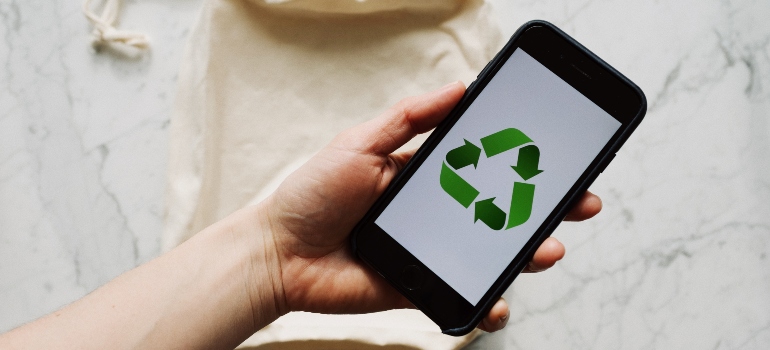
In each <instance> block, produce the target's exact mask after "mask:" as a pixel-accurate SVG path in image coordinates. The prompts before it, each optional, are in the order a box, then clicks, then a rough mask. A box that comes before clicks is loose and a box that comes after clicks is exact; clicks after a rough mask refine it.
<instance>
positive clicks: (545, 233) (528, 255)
mask: <svg viewBox="0 0 770 350" xmlns="http://www.w3.org/2000/svg"><path fill="white" fill-rule="evenodd" d="M535 26H544V27H548V28H550V29H552V30H553V31H555V32H556V33H557V34H558V35H559V36H561V37H562V38H564V39H565V40H566V41H567V42H569V43H571V44H572V45H574V46H575V47H576V48H577V49H578V50H580V51H581V52H582V53H583V54H585V55H586V56H588V57H590V58H592V59H593V60H595V61H596V63H597V64H598V65H599V66H600V67H602V68H603V69H605V70H606V71H607V72H609V73H611V74H613V75H615V76H616V77H617V78H618V79H620V80H622V81H623V82H625V83H626V84H628V85H629V86H630V87H631V88H632V89H633V90H634V91H636V93H637V94H638V95H639V98H640V99H641V107H640V110H639V113H638V114H637V115H636V116H635V117H633V118H632V119H631V120H630V122H629V123H628V126H626V127H625V129H624V131H623V132H622V133H621V134H620V137H618V138H617V139H616V140H615V142H614V143H613V144H611V145H610V148H609V151H608V152H606V153H605V154H604V157H603V158H602V159H601V161H600V162H599V163H598V164H599V166H596V167H594V168H593V169H591V171H590V173H588V174H587V176H586V177H585V178H584V179H583V181H580V182H579V183H576V185H577V190H575V191H574V192H572V193H573V194H572V195H571V196H570V197H568V198H567V202H566V205H563V206H562V207H561V209H560V210H559V211H558V212H557V213H556V215H555V216H554V217H553V219H552V220H550V221H548V222H544V226H542V227H544V229H542V231H540V234H539V235H538V234H537V233H536V235H537V239H536V243H535V244H533V245H531V246H529V248H528V249H527V250H526V252H525V254H524V259H521V260H520V261H519V262H518V264H517V265H515V267H514V268H513V269H511V270H510V271H509V273H507V274H505V275H504V276H501V277H503V282H502V283H500V284H499V285H497V284H496V285H497V287H496V288H495V285H493V287H492V288H491V290H492V294H491V295H490V296H489V297H487V298H484V299H482V300H481V301H479V304H478V305H481V306H482V307H481V308H478V310H479V311H478V312H476V313H475V314H474V315H473V317H472V318H471V319H470V321H469V322H468V323H467V324H465V325H464V326H461V327H455V328H441V332H442V333H444V334H447V335H452V336H462V335H465V334H468V333H470V332H471V331H473V330H474V329H475V328H476V326H477V325H478V324H479V323H480V322H481V320H482V319H483V318H484V316H486V314H487V313H488V312H489V310H490V309H492V306H494V304H495V303H496V302H497V300H498V299H499V298H500V297H501V296H502V294H503V293H504V292H505V291H506V290H507V289H508V287H509V286H510V285H511V283H513V280H514V279H515V278H516V277H517V276H518V275H519V274H520V273H521V271H522V270H523V269H524V268H525V267H526V265H527V264H528V262H529V261H530V260H531V259H532V256H533V255H534V254H535V251H536V250H537V248H538V247H539V246H540V244H542V243H543V241H544V240H545V239H546V238H548V237H549V236H550V235H551V233H553V231H554V230H555V229H556V227H558V226H559V224H561V222H562V220H563V218H564V217H565V216H566V215H567V213H568V212H569V210H570V209H571V208H572V207H573V206H574V205H575V204H576V203H577V201H578V200H580V198H581V197H582V196H583V193H584V192H585V191H586V190H588V187H589V186H590V185H591V184H592V183H593V182H594V181H595V180H596V178H597V177H598V176H599V174H600V173H601V172H602V171H603V170H604V168H605V167H606V166H607V165H608V164H609V163H610V162H611V161H612V159H613V158H614V156H615V153H616V152H617V150H618V149H620V147H621V146H622V145H623V144H624V143H625V141H626V140H627V139H628V137H629V136H630V135H631V134H632V133H633V132H634V130H636V127H637V126H638V125H639V123H640V122H641V121H642V119H643V118H644V115H645V113H646V111H647V100H646V97H645V96H644V93H643V92H642V90H641V89H640V88H639V87H638V86H636V84H634V83H633V82H631V81H630V80H629V79H628V78H626V77H625V76H624V75H622V74H621V73H620V72H618V71H617V70H615V69H614V68H612V67H611V66H610V65H609V64H607V63H606V62H604V61H603V60H602V59H601V58H599V57H598V56H596V55H595V54H594V53H592V52H591V51H590V50H588V49H587V48H585V47H584V46H583V45H581V44H580V43H578V42H577V41H575V40H574V39H573V38H572V37H570V36H569V35H567V34H566V33H564V32H563V31H562V30H560V29H559V28H557V27H556V26H554V25H553V24H551V23H549V22H546V21H543V20H533V21H529V22H527V23H525V24H524V25H522V26H521V27H520V28H519V29H518V30H517V31H516V32H515V33H514V34H513V36H511V38H510V39H509V41H508V43H507V44H506V45H505V46H504V47H503V48H502V49H501V50H500V51H499V52H498V53H497V55H496V56H495V57H494V58H493V59H492V60H491V61H489V63H488V64H487V65H486V67H484V69H483V70H482V71H481V72H480V73H479V75H478V76H477V79H476V80H475V81H473V82H472V83H471V84H470V85H469V86H468V88H467V90H466V92H465V95H464V96H463V97H462V99H461V100H460V102H458V104H457V106H456V107H455V109H454V110H453V111H452V112H450V114H449V115H448V116H447V118H446V119H445V121H444V122H442V123H441V124H439V126H437V127H436V130H434V131H433V133H432V134H431V136H429V137H428V139H427V140H426V141H425V143H424V144H423V146H422V147H420V148H419V149H418V150H417V152H416V153H415V155H414V156H413V157H412V160H410V161H409V162H408V163H407V165H406V166H405V167H404V169H402V170H401V173H399V175H398V176H396V178H395V179H393V181H392V182H391V184H390V185H389V186H388V188H387V189H386V190H385V192H384V193H383V195H382V196H381V197H380V199H378V200H377V202H375V204H374V205H372V208H376V207H379V206H380V205H381V204H382V201H383V200H384V198H387V197H388V195H389V194H390V193H391V192H392V191H394V186H393V184H396V183H399V182H401V181H403V175H404V174H405V173H408V172H410V169H412V168H413V167H415V162H414V160H415V159H423V158H425V157H427V156H428V154H429V152H430V151H428V150H427V149H428V148H432V147H426V146H427V145H432V144H435V143H436V142H438V141H440V137H439V136H438V135H441V136H442V137H443V135H445V134H446V131H448V130H447V129H448V128H451V126H453V125H454V122H451V123H450V121H454V120H456V119H458V118H459V117H460V116H458V115H457V113H460V112H458V110H462V111H463V113H464V111H465V110H466V109H467V107H468V106H469V105H470V104H471V103H472V102H473V101H474V100H475V99H476V97H477V96H478V95H479V94H480V93H481V90H483V89H484V87H485V86H486V83H488V82H489V80H491V76H490V72H492V71H494V68H495V67H497V66H498V65H500V64H502V63H504V62H503V61H504V56H505V55H503V53H505V52H507V51H509V50H511V49H512V46H514V42H516V40H517V39H518V38H519V37H520V36H521V35H522V34H523V33H524V32H526V31H527V30H528V29H529V28H531V27H535ZM505 59H507V58H505ZM479 82H483V83H482V84H479ZM461 106H462V107H463V108H458V107H461ZM371 216H372V210H371V209H370V211H369V213H367V214H366V215H365V216H364V218H363V219H362V220H361V221H360V222H359V224H358V225H357V226H356V227H355V228H354V229H353V234H352V235H351V246H352V249H353V252H354V254H356V255H357V256H359V257H360V258H361V259H362V260H364V261H365V262H366V258H365V257H364V256H362V255H361V254H360V252H359V249H358V248H357V246H356V236H357V235H358V233H359V232H360V228H361V226H362V224H363V223H365V222H368V221H369V220H371V219H372V217H371ZM526 248H527V246H526V245H525V249H526ZM367 264H368V262H367ZM386 280H388V282H389V283H390V284H391V285H394V286H395V287H396V288H397V289H399V288H400V287H398V282H397V281H391V280H389V279H387V278H386Z"/></svg>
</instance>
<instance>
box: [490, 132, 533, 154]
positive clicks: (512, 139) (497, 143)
mask: <svg viewBox="0 0 770 350" xmlns="http://www.w3.org/2000/svg"><path fill="white" fill-rule="evenodd" d="M530 142H532V140H531V139H530V138H529V137H527V135H524V133H523V132H521V131H519V130H518V129H514V128H508V129H503V130H500V131H498V132H496V133H494V134H492V135H489V136H486V137H482V138H481V146H482V147H484V154H486V155H487V158H490V157H493V156H496V155H498V154H500V153H503V152H506V151H510V150H512V149H514V148H516V147H519V146H521V145H523V144H525V143H530Z"/></svg>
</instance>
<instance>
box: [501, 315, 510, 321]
mask: <svg viewBox="0 0 770 350" xmlns="http://www.w3.org/2000/svg"><path fill="white" fill-rule="evenodd" d="M505 321H508V314H505V315H503V316H500V323H505Z"/></svg>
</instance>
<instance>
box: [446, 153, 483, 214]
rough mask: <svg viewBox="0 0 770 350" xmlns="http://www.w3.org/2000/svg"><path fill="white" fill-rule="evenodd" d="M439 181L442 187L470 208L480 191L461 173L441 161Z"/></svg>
mask: <svg viewBox="0 0 770 350" xmlns="http://www.w3.org/2000/svg"><path fill="white" fill-rule="evenodd" d="M439 182H440V183H441V188H443V189H444V191H446V193H448V194H449V195H450V196H452V198H454V199H455V200H456V201H458V202H460V204H462V205H463V206H464V207H466V208H468V207H470V206H471V203H473V201H474V200H475V199H476V197H478V195H479V191H477V190H476V189H475V188H473V186H471V184H469V183H468V182H467V181H465V180H464V179H463V178H461V177H460V175H457V174H456V173H455V172H454V170H452V169H450V168H449V167H448V166H447V165H446V163H443V162H442V163H441V176H440V180H439Z"/></svg>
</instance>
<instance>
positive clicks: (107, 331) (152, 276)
mask: <svg viewBox="0 0 770 350" xmlns="http://www.w3.org/2000/svg"><path fill="white" fill-rule="evenodd" d="M255 215H258V213H257V212H256V210H254V209H253V208H251V209H245V210H243V211H241V212H238V213H235V214H233V215H231V216H230V217H228V218H226V219H224V220H222V221H221V222H219V223H217V224H215V225H213V226H211V227H209V228H207V229H206V230H204V231H202V232H201V233H200V234H198V235H196V236H195V237H194V238H192V239H190V240H189V241H188V242H185V243H184V244H182V245H181V246H180V247H178V248H176V249H175V250H173V251H171V252H169V253H168V254H166V255H163V256H161V257H159V258H157V259H155V260H153V261H151V262H149V263H147V264H145V265H143V266H140V267H138V268H136V269H134V270H132V271H129V272H127V273H125V274H123V275H121V276H119V277H118V278H116V279H115V280H113V281H111V282H110V283H108V284H106V285H105V286H103V287H101V288H99V289H97V290H96V291H94V292H93V293H91V294H89V295H88V296H86V297H85V298H83V299H81V300H79V301H77V302H75V303H73V304H71V305H69V306H67V307H65V308H64V309H62V310H60V311H57V312H55V313H53V314H51V315H48V316H46V317H44V318H42V319H40V320H37V321H35V322H33V323H30V324H28V325H25V326H23V327H20V328H18V329H16V330H14V331H12V332H10V333H8V334H6V335H4V336H0V348H29V349H32V348H34V349H38V348H40V349H42V348H78V349H104V348H161V349H170V348H183V349H197V348H200V349H203V348H205V349H214V348H223V349H224V348H230V349H232V348H234V347H235V346H237V345H238V344H239V343H240V342H242V341H243V340H245V339H246V338H247V337H248V336H249V335H251V334H252V333H254V332H255V331H257V330H258V329H260V328H262V327H264V326H265V325H267V324H268V323H270V322H272V321H273V320H275V319H276V318H277V317H278V316H280V314H279V310H278V307H277V306H276V304H277V303H276V302H275V291H274V290H273V285H274V284H273V281H271V276H270V274H268V273H267V271H268V269H267V268H266V266H267V265H269V264H271V263H273V261H274V260H273V257H270V256H267V255H266V254H267V253H266V252H268V250H266V249H264V246H265V245H269V244H270V241H269V239H268V238H270V237H269V235H266V233H265V232H260V231H261V230H263V229H264V228H265V227H267V226H266V225H261V224H260V223H259V222H258V219H257V218H256V217H255Z"/></svg>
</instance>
